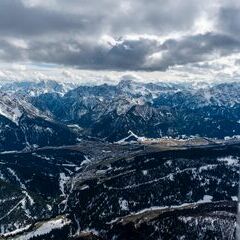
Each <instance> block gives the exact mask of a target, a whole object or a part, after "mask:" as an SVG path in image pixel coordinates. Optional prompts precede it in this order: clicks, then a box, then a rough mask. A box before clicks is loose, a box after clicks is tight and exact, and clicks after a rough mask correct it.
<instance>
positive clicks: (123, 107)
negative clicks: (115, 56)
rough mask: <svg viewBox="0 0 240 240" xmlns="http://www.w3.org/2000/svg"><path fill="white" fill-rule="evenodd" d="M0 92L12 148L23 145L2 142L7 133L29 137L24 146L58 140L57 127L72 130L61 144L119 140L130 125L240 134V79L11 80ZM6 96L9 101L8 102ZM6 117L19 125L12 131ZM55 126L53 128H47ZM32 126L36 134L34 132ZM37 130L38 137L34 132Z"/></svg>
mask: <svg viewBox="0 0 240 240" xmlns="http://www.w3.org/2000/svg"><path fill="white" fill-rule="evenodd" d="M33 89H34V90H33ZM0 91H1V95H2V96H5V97H1V99H2V100H1V103H0V106H1V107H0V116H1V131H3V132H4V136H5V137H4V139H6V141H5V140H4V139H2V146H6V149H8V150H9V149H14V148H15V147H17V148H22V147H23V146H20V145H21V144H20V145H19V146H18V143H17V141H16V140H14V141H11V142H14V144H12V145H14V146H7V144H6V143H4V141H5V142H10V141H9V138H10V139H11V138H13V136H10V135H14V136H15V137H16V139H17V138H19V139H21V140H20V141H19V142H23V141H22V139H23V138H24V137H25V138H26V139H27V140H26V141H24V146H26V143H29V145H33V144H35V145H40V146H43V145H48V144H59V142H58V141H57V139H58V138H56V137H55V136H56V135H58V133H57V132H58V131H66V132H68V133H66V134H70V135H71V137H70V138H69V137H66V138H64V139H62V140H61V141H60V142H61V144H69V143H70V142H73V141H72V140H71V141H68V140H67V139H75V140H76V139H80V138H89V137H91V138H99V139H105V140H107V141H111V142H114V141H119V140H121V139H122V138H125V137H126V136H128V132H129V131H130V130H131V131H132V132H134V133H135V134H137V135H139V136H142V137H147V138H160V137H166V136H171V137H174V138H184V137H189V136H201V137H210V138H224V137H226V136H229V137H233V136H237V135H240V83H237V82H233V83H221V84H206V83H198V84H195V83H140V82H134V81H131V80H123V81H120V82H119V83H118V84H117V85H108V84H103V85H99V86H76V85H73V84H72V85H71V84H70V85H69V84H61V83H58V82H54V81H50V82H47V81H45V82H39V83H33V82H24V83H9V84H5V85H3V86H2V87H1V88H0ZM7 98H8V99H10V100H8V102H7V103H6V99H7ZM4 99H5V100H4ZM11 99H12V100H11ZM4 101H5V102H4ZM10 103H12V104H10ZM16 105H17V106H16ZM6 108H7V110H6ZM6 112H9V113H8V114H6ZM9 114H10V115H11V116H10V115H9ZM6 122H8V123H9V124H8V125H10V128H14V129H16V130H14V131H8V129H9V128H8V127H6ZM34 124H35V125H36V126H35V128H33V127H32V125H34ZM8 125H7V126H8ZM23 125H24V127H23ZM53 126H54V127H53ZM37 128H38V130H36V129H37ZM41 128H42V129H43V128H45V130H44V131H43V130H42V129H41ZM52 128H54V131H49V130H46V129H52ZM33 129H35V131H34V134H31V131H30V130H33ZM27 130H28V131H27ZM13 132H14V133H13ZM40 132H44V134H42V135H41V134H39V133H40ZM52 132H55V133H54V134H53V138H54V142H55V143H54V142H53V141H51V139H50V138H51V137H50V135H52ZM35 133H37V134H36V135H37V136H38V137H36V138H37V140H36V139H31V138H32V137H31V136H30V135H35ZM66 134H64V135H66ZM46 136H49V137H47V138H46ZM72 136H73V137H72ZM42 139H44V140H42ZM65 140H66V142H64V141H65ZM2 149H4V147H2Z"/></svg>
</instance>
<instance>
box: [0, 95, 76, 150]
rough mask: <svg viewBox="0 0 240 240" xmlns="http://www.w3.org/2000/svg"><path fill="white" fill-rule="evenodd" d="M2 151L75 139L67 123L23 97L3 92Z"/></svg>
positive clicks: (0, 102) (0, 113)
mask: <svg viewBox="0 0 240 240" xmlns="http://www.w3.org/2000/svg"><path fill="white" fill-rule="evenodd" d="M0 132H1V135H0V151H9V150H22V149H24V148H27V147H37V146H40V147H41V146H53V145H64V144H70V143H72V144H73V143H75V142H76V140H75V139H76V136H75V135H74V134H73V133H72V132H71V131H70V130H69V129H68V127H67V126H65V125H63V124H61V123H58V122H56V121H54V120H52V119H51V118H49V117H47V116H46V115H45V114H44V113H42V112H41V111H39V110H38V109H37V108H35V107H34V106H32V105H31V104H30V103H28V102H26V101H25V100H23V99H22V98H20V97H13V96H10V95H8V94H5V93H2V92H0Z"/></svg>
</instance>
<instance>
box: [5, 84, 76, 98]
mask: <svg viewBox="0 0 240 240" xmlns="http://www.w3.org/2000/svg"><path fill="white" fill-rule="evenodd" d="M76 87H77V85H76V84H71V83H60V82H57V81H53V80H41V81H37V82H33V81H20V82H12V83H5V84H3V85H2V86H0V90H1V91H3V92H6V93H9V94H14V95H16V94H19V95H22V96H30V97H34V96H39V95H41V94H44V93H58V94H65V93H66V92H68V91H69V90H71V89H73V88H76Z"/></svg>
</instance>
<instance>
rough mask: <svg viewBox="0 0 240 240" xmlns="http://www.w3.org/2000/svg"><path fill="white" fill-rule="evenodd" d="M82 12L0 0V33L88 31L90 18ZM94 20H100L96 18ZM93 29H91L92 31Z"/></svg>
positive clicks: (31, 33) (24, 34)
mask: <svg viewBox="0 0 240 240" xmlns="http://www.w3.org/2000/svg"><path fill="white" fill-rule="evenodd" d="M85 17H86V16H84V14H82V15H77V14H70V13H65V12H58V11H53V10H50V9H46V8H43V7H38V8H34V7H26V6H25V5H24V4H23V3H22V2H21V1H20V0H1V1H0V33H1V34H4V35H6V36H22V37H24V36H28V35H39V34H49V33H56V32H63V31H70V30H81V31H84V32H87V31H89V28H90V27H91V28H92V27H93V25H94V24H93V23H92V22H91V21H92V19H88V21H84V19H85ZM94 21H98V22H99V21H100V19H98V18H96V19H95V20H94ZM93 30H94V29H91V31H93Z"/></svg>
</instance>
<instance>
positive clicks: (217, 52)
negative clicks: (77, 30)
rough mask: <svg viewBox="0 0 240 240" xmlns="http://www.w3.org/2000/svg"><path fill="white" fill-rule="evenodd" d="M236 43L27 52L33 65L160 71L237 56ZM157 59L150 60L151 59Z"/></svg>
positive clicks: (212, 40)
mask: <svg viewBox="0 0 240 240" xmlns="http://www.w3.org/2000/svg"><path fill="white" fill-rule="evenodd" d="M239 50H240V42H239V41H238V40H236V39H234V38H231V37H229V36H225V35H221V34H212V33H207V34H199V35H196V36H189V37H185V38H182V39H179V40H174V39H170V40H167V41H165V42H164V43H162V44H160V43H159V42H158V41H157V40H151V39H144V38H140V39H138V40H122V41H119V42H118V43H117V44H116V45H114V46H111V47H109V46H105V45H101V44H99V45H95V44H94V42H92V44H90V43H89V42H82V43H79V42H76V41H66V42H61V43H58V44H57V43H56V42H52V43H45V44H42V43H41V42H35V43H34V44H32V45H31V46H30V49H29V50H28V51H29V52H30V54H29V58H30V59H31V60H33V61H36V62H49V63H58V64H63V65H72V66H76V67H79V68H85V69H110V70H111V69H113V70H146V71H153V70H154V71H155V70H160V71H164V70H166V69H168V68H169V67H170V66H174V65H184V64H187V63H195V62H199V61H204V60H211V59H214V58H216V57H219V56H225V55H228V54H229V53H234V52H238V51H239ZM156 54H157V55H159V54H160V57H159V58H158V57H154V56H155V55H156Z"/></svg>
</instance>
